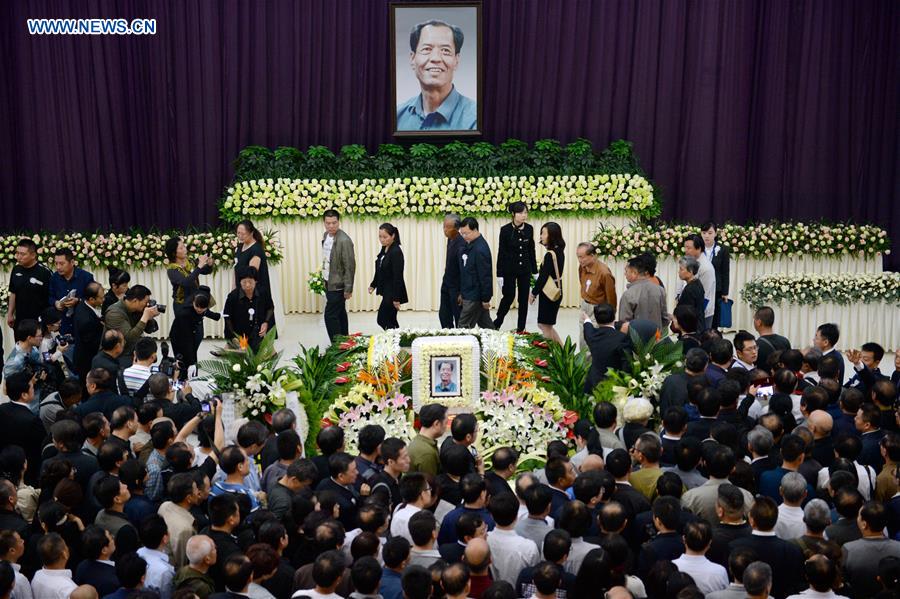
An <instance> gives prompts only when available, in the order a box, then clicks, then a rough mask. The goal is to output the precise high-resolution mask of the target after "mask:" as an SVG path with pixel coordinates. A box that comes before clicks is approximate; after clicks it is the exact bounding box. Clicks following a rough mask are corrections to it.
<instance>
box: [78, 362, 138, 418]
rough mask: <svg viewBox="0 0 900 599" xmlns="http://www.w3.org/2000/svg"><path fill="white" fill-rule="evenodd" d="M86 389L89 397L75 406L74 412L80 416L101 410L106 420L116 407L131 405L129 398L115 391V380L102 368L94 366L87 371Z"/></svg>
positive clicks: (110, 416)
mask: <svg viewBox="0 0 900 599" xmlns="http://www.w3.org/2000/svg"><path fill="white" fill-rule="evenodd" d="M85 382H86V384H87V391H88V394H89V395H90V397H89V398H88V399H87V400H86V401H83V402H81V403H80V404H78V405H77V406H75V410H74V411H75V413H76V414H78V415H79V416H81V417H84V416H87V415H88V414H90V413H91V412H103V415H104V416H106V419H107V420H112V414H113V412H115V411H116V408H119V407H122V406H130V407H134V406H133V402H132V401H131V398H127V397H122V396H121V395H119V394H118V393H116V391H115V388H116V381H115V379H113V378H112V376H111V375H110V373H109V372H107V371H106V370H103V369H102V368H94V369H93V370H91V371H90V372H89V373H88V376H87V379H86V381H85Z"/></svg>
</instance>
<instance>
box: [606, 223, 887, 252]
mask: <svg viewBox="0 0 900 599" xmlns="http://www.w3.org/2000/svg"><path fill="white" fill-rule="evenodd" d="M699 232H700V228H699V227H698V226H696V225H690V224H682V223H678V224H674V223H664V224H662V225H660V226H655V227H649V226H638V227H629V228H620V227H603V228H601V229H600V230H599V231H598V232H597V235H596V236H595V237H594V244H595V245H596V246H597V252H598V253H599V254H601V255H603V256H623V257H631V256H634V255H636V254H641V253H644V252H649V253H651V254H654V255H656V256H680V255H682V254H684V238H685V237H686V236H687V235H689V234H691V233H699ZM718 239H719V242H720V243H721V244H722V245H724V246H726V247H727V248H728V249H729V251H730V252H731V254H732V255H736V256H746V257H749V258H763V259H766V258H776V257H781V256H798V255H804V254H807V255H809V254H812V255H821V256H824V257H840V256H845V255H859V254H863V255H866V256H874V255H877V254H882V253H883V254H887V253H889V252H890V247H891V242H890V239H888V235H887V232H886V231H885V230H884V229H881V228H879V227H876V226H873V225H854V224H846V223H844V224H827V223H790V222H771V223H761V224H754V225H735V224H731V223H728V224H725V225H722V226H721V227H720V228H719V230H718Z"/></svg>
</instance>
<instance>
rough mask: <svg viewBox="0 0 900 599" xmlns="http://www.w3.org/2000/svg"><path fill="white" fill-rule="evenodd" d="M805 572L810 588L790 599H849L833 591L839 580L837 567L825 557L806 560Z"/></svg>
mask: <svg viewBox="0 0 900 599" xmlns="http://www.w3.org/2000/svg"><path fill="white" fill-rule="evenodd" d="M803 570H804V574H806V581H807V582H808V583H809V588H808V589H806V590H805V591H803V592H801V593H798V594H797V595H791V596H789V597H788V599H807V598H809V599H847V597H844V596H843V595H838V594H836V593H835V592H834V591H833V590H831V589H832V587H833V586H834V583H835V581H836V580H837V566H835V564H834V562H832V561H831V560H830V559H828V558H827V557H825V556H824V555H821V554H819V555H814V556H812V557H811V558H809V559H808V560H806V562H805V563H804V564H803ZM860 596H863V595H860Z"/></svg>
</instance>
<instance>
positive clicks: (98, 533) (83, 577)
mask: <svg viewBox="0 0 900 599" xmlns="http://www.w3.org/2000/svg"><path fill="white" fill-rule="evenodd" d="M81 541H82V545H83V548H84V555H85V558H87V559H85V560H84V561H82V562H81V563H80V564H78V569H77V570H75V577H74V580H75V582H76V583H77V584H79V585H81V584H89V585H91V586H92V587H94V588H95V589H97V594H99V595H100V596H102V597H105V596H106V595H110V594H112V593H114V592H116V589H118V588H119V578H118V576H116V567H115V566H114V565H112V561H111V560H112V555H113V553H114V552H115V550H116V542H115V540H114V539H113V537H112V535H111V534H109V532H108V531H107V530H106V529H105V528H101V527H100V526H97V525H96V524H91V525H90V526H88V527H87V528H85V529H84V532H83V533H81Z"/></svg>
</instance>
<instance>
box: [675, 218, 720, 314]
mask: <svg viewBox="0 0 900 599" xmlns="http://www.w3.org/2000/svg"><path fill="white" fill-rule="evenodd" d="M703 248H704V244H703V238H702V237H700V236H699V235H697V234H696V233H695V234H693V235H688V236H687V238H685V240H684V255H685V256H690V257H691V258H694V259H695V260H696V261H697V262H698V263H699V265H700V270H698V271H697V278H698V279H700V283H701V284H702V285H703V299H705V300H706V306H705V307H704V310H703V321H704V328H706V329H709V328H712V318H713V315H714V314H715V312H716V271H715V269H714V268H713V265H712V262H710V261H709V258H707V257H706V254H704V253H703ZM684 284H685V283H684V281H682V280H679V281H678V285H677V288H676V290H675V295H676V296H677V295H680V294H681V290H682V289H683V288H684Z"/></svg>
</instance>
